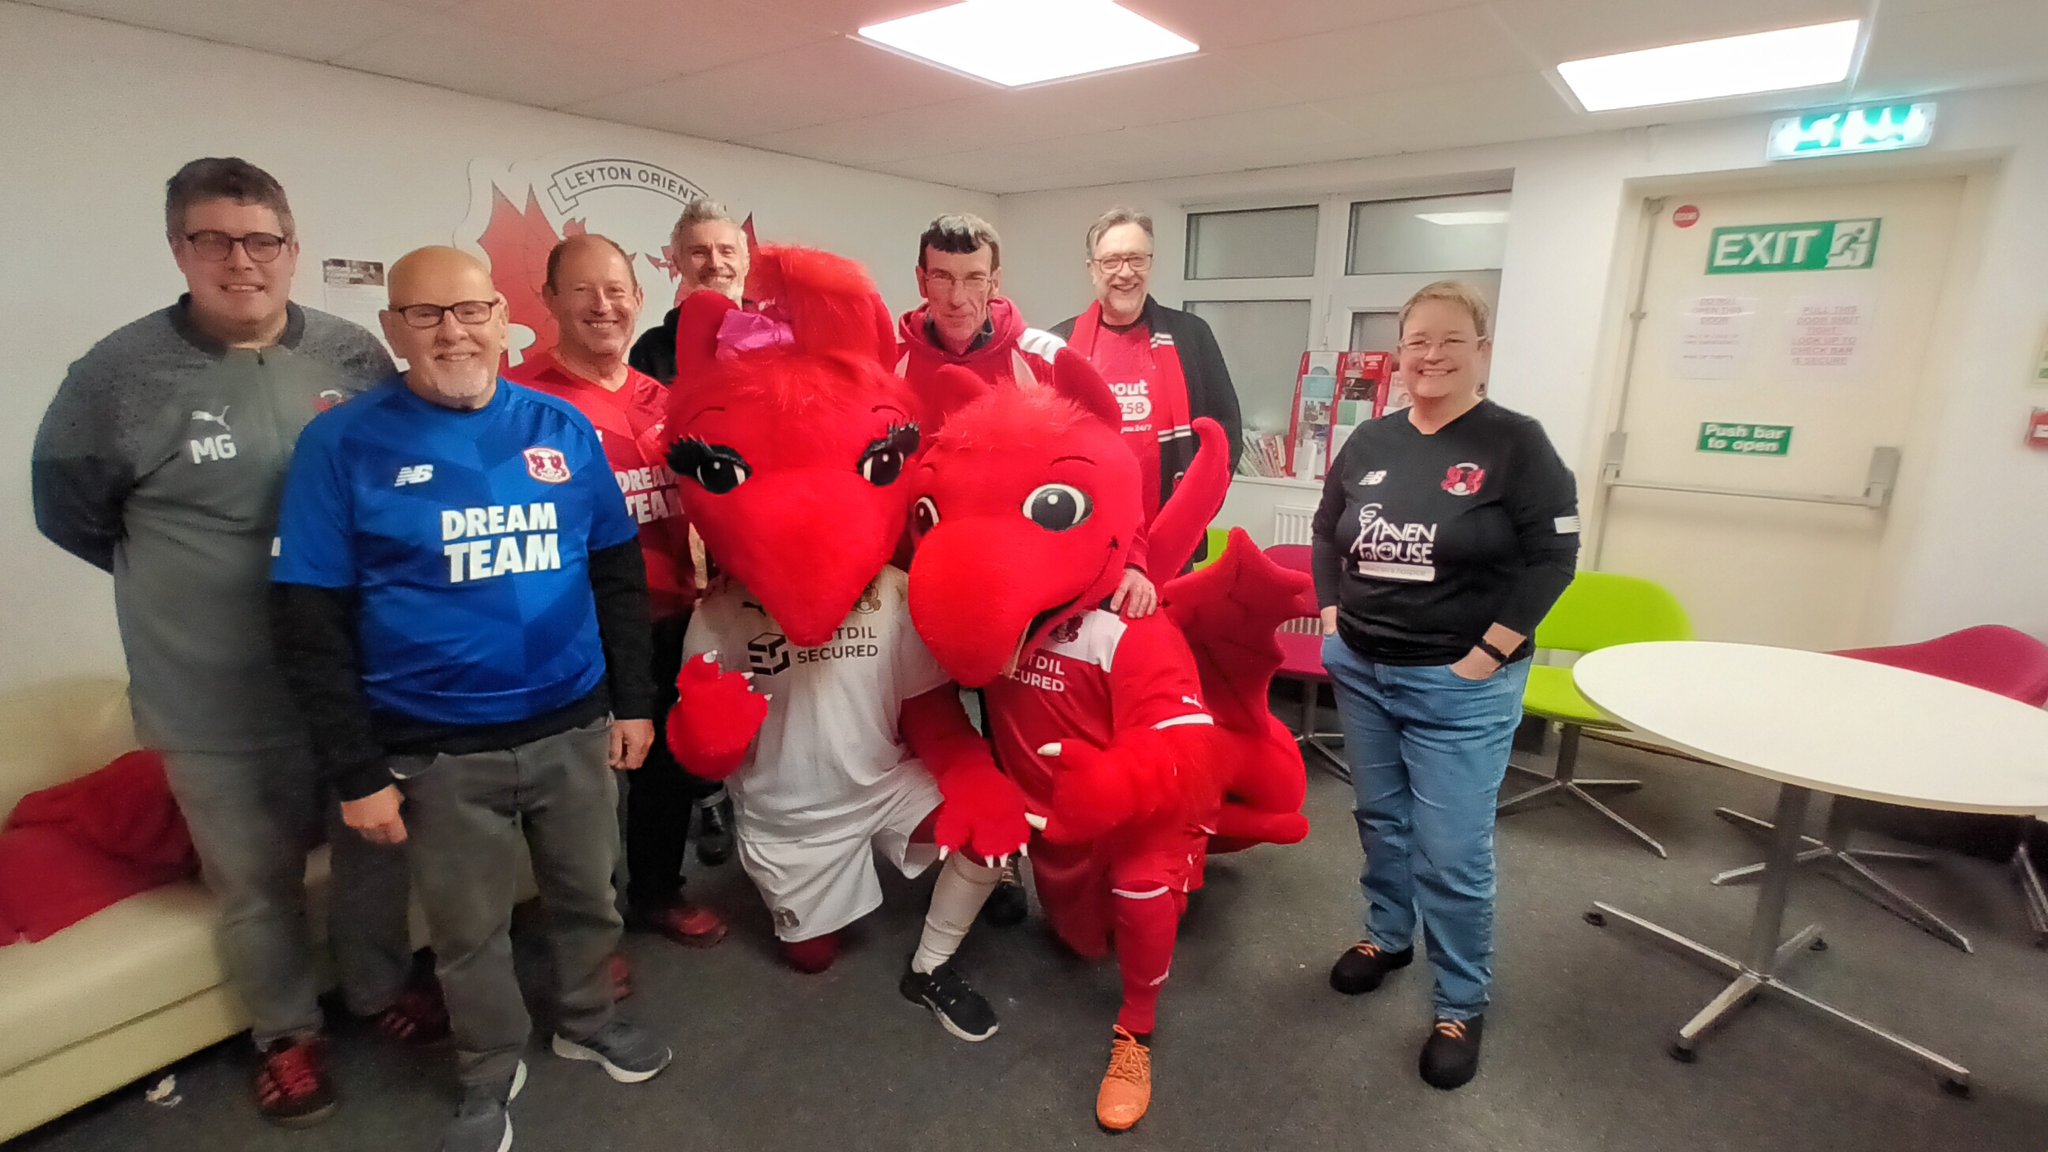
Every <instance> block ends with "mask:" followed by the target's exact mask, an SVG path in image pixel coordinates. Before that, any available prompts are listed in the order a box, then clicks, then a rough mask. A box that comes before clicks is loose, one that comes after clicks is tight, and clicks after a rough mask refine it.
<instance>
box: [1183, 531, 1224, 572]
mask: <svg viewBox="0 0 2048 1152" xmlns="http://www.w3.org/2000/svg"><path fill="white" fill-rule="evenodd" d="M1207 540H1208V544H1207V547H1206V548H1205V549H1204V551H1203V553H1202V558H1201V559H1200V560H1197V561H1195V563H1194V565H1193V566H1192V567H1190V568H1189V569H1188V571H1190V572H1195V571H1199V570H1201V569H1203V568H1207V567H1208V566H1209V565H1211V564H1214V563H1215V562H1216V561H1218V560H1220V559H1222V558H1223V550H1224V549H1225V548H1228V547H1229V546H1230V529H1228V528H1211V529H1209V535H1208V537H1207Z"/></svg>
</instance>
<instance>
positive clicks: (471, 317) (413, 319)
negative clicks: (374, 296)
mask: <svg viewBox="0 0 2048 1152" xmlns="http://www.w3.org/2000/svg"><path fill="white" fill-rule="evenodd" d="M497 307H498V302H497V301H496V300H458V301H456V302H455V303H453V304H407V305H406V306H405V307H403V308H393V309H391V311H393V312H396V313H398V314H399V316H400V317H402V318H404V320H405V322H406V324H407V326H409V327H413V328H439V327H440V326H441V317H443V316H445V315H447V314H448V313H450V312H453V313H454V314H455V322H456V323H457V324H482V323H485V322H487V321H489V320H490V318H491V313H492V311H493V310H495V309H496V308H497Z"/></svg>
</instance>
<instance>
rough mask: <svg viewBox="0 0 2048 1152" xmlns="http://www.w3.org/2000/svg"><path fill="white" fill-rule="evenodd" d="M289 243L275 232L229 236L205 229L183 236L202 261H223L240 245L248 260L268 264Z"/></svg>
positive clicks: (286, 238) (287, 239) (288, 240)
mask: <svg viewBox="0 0 2048 1152" xmlns="http://www.w3.org/2000/svg"><path fill="white" fill-rule="evenodd" d="M290 242H291V241H290V239H289V238H288V237H284V236H279V235H278V234H276V233H275V232H249V233H245V234H243V235H241V236H230V235H228V234H227V233H225V232H215V231H213V230H211V229H207V230H204V231H200V232H187V233H186V234H185V243H187V244H190V245H191V246H192V250H193V251H194V252H197V253H199V255H200V257H201V258H202V259H206V260H225V259H227V258H228V254H229V253H230V252H233V251H234V250H235V245H237V244H240V245H241V246H242V251H244V252H247V253H248V254H249V259H251V260H254V261H255V262H257V263H258V264H268V263H270V262H271V261H272V260H275V259H277V254H278V253H280V252H282V251H284V246H285V245H286V244H289V243H290Z"/></svg>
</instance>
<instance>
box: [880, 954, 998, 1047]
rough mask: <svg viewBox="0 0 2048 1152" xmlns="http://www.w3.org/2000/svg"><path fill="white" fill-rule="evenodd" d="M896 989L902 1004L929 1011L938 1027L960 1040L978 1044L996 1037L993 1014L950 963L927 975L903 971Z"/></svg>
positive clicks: (994, 1013) (986, 1002)
mask: <svg viewBox="0 0 2048 1152" xmlns="http://www.w3.org/2000/svg"><path fill="white" fill-rule="evenodd" d="M897 988H898V989H900V990H901V991H902V993H903V998H904V999H905V1000H908V1001H910V1002H911V1003H913V1004H922V1005H924V1006H925V1007H927V1008H929V1009H931V1010H932V1015H934V1016H937V1017H938V1018H939V1026H940V1027H942V1028H944V1029H945V1030H946V1031H948V1032H951V1033H952V1034H953V1035H955V1036H958V1037H959V1038H960V1039H962V1040H967V1041H970V1042H973V1041H981V1040H986V1039H988V1038H989V1037H991V1036H993V1035H995V1034H996V1028H997V1026H998V1024H997V1021H996V1010H995V1009H993V1008H991V1007H989V1006H988V1001H987V1000H985V999H983V998H982V995H981V993H979V992H976V991H975V990H974V988H973V987H972V986H971V985H969V984H968V983H967V976H966V974H964V973H962V972H961V971H960V969H959V967H958V966H957V965H955V964H954V963H953V962H952V961H951V960H948V961H946V962H945V963H944V964H941V965H939V966H938V967H937V968H934V969H932V970H931V971H930V972H918V971H915V970H906V971H905V972H904V973H903V982H902V983H901V984H898V985H897Z"/></svg>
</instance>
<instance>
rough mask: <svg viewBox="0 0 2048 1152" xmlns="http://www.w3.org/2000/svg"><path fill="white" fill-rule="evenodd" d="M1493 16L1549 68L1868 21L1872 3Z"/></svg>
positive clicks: (1638, 6)
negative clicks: (1784, 30)
mask: <svg viewBox="0 0 2048 1152" xmlns="http://www.w3.org/2000/svg"><path fill="white" fill-rule="evenodd" d="M1490 8H1491V9H1492V11H1493V12H1494V13H1495V14H1496V15H1498V16H1499V18H1500V19H1501V21H1502V22H1503V23H1505V24H1506V25H1507V26H1508V27H1509V28H1511V29H1513V30H1514V33H1515V34H1516V36H1518V37H1519V38H1520V39H1521V40H1522V42H1523V43H1524V44H1526V45H1527V46H1528V47H1529V49H1530V50H1531V51H1532V52H1534V53H1535V54H1536V56H1537V57H1538V62H1539V63H1540V64H1542V65H1545V66H1551V65H1556V64H1560V63H1563V62H1564V61H1566V60H1579V59H1584V58H1585V57H1588V56H1605V55H1609V54H1611V53H1615V52H1633V51H1635V50H1637V49H1640V48H1660V47H1663V46H1664V45H1667V44H1683V43H1686V42H1688V41H1692V40H1712V39H1717V38H1719V37H1723V36H1741V35H1745V34H1747V33H1751V32H1768V31H1770V30H1772V29H1774V28H1796V27H1800V26H1802V25H1807V24H1825V23H1828V22H1830V21H1834V20H1856V19H1862V18H1864V17H1866V16H1868V15H1869V13H1870V8H1871V4H1870V0H1705V2H1698V3H1695V2H1690V0H1656V2H1654V3H1647V2H1645V0H1492V3H1491V4H1490Z"/></svg>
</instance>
